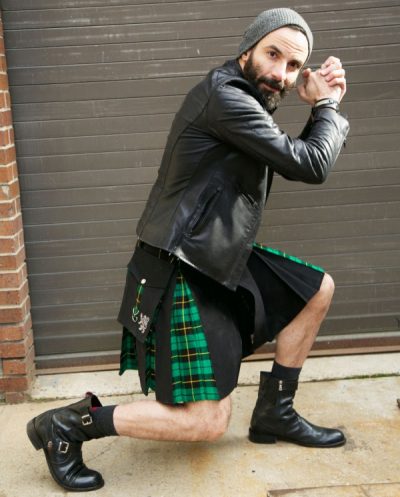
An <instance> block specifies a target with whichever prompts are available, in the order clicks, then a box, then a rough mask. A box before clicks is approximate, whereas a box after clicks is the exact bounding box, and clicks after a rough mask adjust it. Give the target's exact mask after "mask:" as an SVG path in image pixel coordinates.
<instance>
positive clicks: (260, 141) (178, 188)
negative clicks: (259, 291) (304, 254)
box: [137, 60, 349, 289]
mask: <svg viewBox="0 0 400 497" xmlns="http://www.w3.org/2000/svg"><path fill="white" fill-rule="evenodd" d="M348 129H349V125H348V122H347V120H346V119H345V118H344V117H342V116H341V115H340V114H338V113H336V112H335V111H334V110H332V109H326V108H325V109H320V110H317V111H316V112H315V114H314V115H313V116H311V117H310V120H309V121H308V123H307V125H306V127H305V128H304V130H303V132H302V133H301V135H300V137H299V138H291V137H289V136H288V135H287V134H285V133H283V132H282V131H280V130H279V128H278V127H277V125H276V124H275V123H274V121H273V119H272V116H271V114H270V113H268V112H267V111H266V110H265V108H264V104H263V100H262V97H261V95H260V93H259V91H258V90H257V89H256V88H255V87H254V86H253V85H251V84H250V83H248V81H247V80H246V79H244V77H243V74H242V71H241V68H240V65H239V63H238V62H237V61H236V60H231V61H228V62H226V63H225V64H224V65H223V66H222V67H219V68H217V69H214V70H212V71H211V72H210V73H209V74H208V75H207V76H206V77H205V79H204V80H203V81H202V82H200V83H199V84H198V85H197V86H195V87H194V88H193V89H192V90H191V91H190V92H189V93H188V95H187V97H186V99H185V100H184V102H183V104H182V107H181V109H180V110H179V111H178V113H177V114H176V116H175V119H174V122H173V124H172V127H171V131H170V133H169V136H168V141H167V145H166V149H165V152H164V156H163V159H162V163H161V167H160V169H159V172H158V178H157V180H156V182H155V184H154V186H153V189H152V191H151V193H150V197H149V200H148V202H147V205H146V207H145V210H144V213H143V215H142V217H141V219H140V221H139V224H138V229H137V234H138V236H139V238H140V239H141V240H143V241H144V242H147V243H148V244H150V245H153V246H155V247H159V248H161V249H164V250H166V251H168V252H171V253H173V254H175V255H176V256H177V257H179V258H180V259H182V260H183V261H185V262H187V263H188V264H190V265H192V266H194V267H196V268H197V269H198V270H199V271H201V272H202V273H204V274H206V275H208V276H210V277H211V278H213V279H215V280H217V281H219V282H220V283H222V284H223V285H225V286H227V287H228V288H230V289H235V288H236V287H237V285H238V283H239V281H240V277H241V275H242V272H243V270H244V267H245V265H246V262H247V259H248V257H249V255H250V251H251V249H252V244H253V241H254V239H255V236H256V233H257V230H258V228H259V224H260V221H261V216H262V211H263V209H264V204H265V201H266V191H267V183H268V168H270V170H272V171H274V172H276V173H279V174H281V175H283V176H284V177H286V178H288V179H291V180H297V181H303V182H305V183H322V182H323V181H324V180H325V179H326V177H327V174H328V172H329V171H330V169H331V168H332V166H333V164H334V163H335V161H336V158H337V156H338V154H339V152H340V150H341V147H342V145H343V142H344V140H345V137H346V135H347V132H348Z"/></svg>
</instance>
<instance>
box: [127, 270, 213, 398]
mask: <svg viewBox="0 0 400 497" xmlns="http://www.w3.org/2000/svg"><path fill="white" fill-rule="evenodd" d="M170 333H171V372H172V383H173V385H172V391H173V402H174V403H176V404H178V403H182V402H194V401H198V400H219V398H220V397H219V394H218V390H217V387H216V382H215V378H214V373H213V368H212V363H211V359H210V354H209V351H208V346H207V340H206V337H205V334H204V330H203V327H202V324H201V320H200V316H199V310H198V308H197V305H196V303H195V301H194V299H193V295H192V292H191V290H190V288H189V285H188V284H187V282H186V281H185V279H184V278H183V276H182V274H181V273H178V276H177V280H176V285H175V289H174V295H173V303H172V309H171V321H170ZM155 350H156V343H155V333H154V328H153V327H152V328H151V329H150V332H149V334H148V335H147V338H146V386H147V388H148V389H152V390H155V388H156V384H155V369H156V364H155ZM137 368H138V364H137V359H136V340H135V338H134V337H133V335H132V334H131V333H130V332H129V331H128V330H126V329H125V328H124V330H123V337H122V347H121V363H120V374H123V372H124V371H126V370H127V369H137Z"/></svg>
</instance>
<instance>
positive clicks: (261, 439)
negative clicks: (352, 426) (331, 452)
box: [249, 430, 346, 449]
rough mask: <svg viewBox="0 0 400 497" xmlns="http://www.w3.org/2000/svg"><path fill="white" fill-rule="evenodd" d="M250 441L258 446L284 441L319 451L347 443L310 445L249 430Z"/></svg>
mask: <svg viewBox="0 0 400 497" xmlns="http://www.w3.org/2000/svg"><path fill="white" fill-rule="evenodd" d="M249 440H250V442H253V443H256V444H274V443H276V442H277V441H278V440H282V441H283V442H290V443H294V444H297V445H301V446H302V447H314V448H317V449H329V448H333V447H341V446H342V445H344V444H345V443H346V439H344V440H340V441H339V442H335V443H332V444H326V445H317V444H308V443H305V442H301V441H298V440H294V439H293V438H285V437H280V436H279V435H273V434H272V433H255V432H254V431H252V430H249Z"/></svg>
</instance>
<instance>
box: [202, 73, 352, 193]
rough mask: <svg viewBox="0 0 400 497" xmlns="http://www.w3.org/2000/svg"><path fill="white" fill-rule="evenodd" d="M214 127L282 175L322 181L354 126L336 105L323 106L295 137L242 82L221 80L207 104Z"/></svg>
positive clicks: (213, 130)
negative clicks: (281, 128)
mask: <svg viewBox="0 0 400 497" xmlns="http://www.w3.org/2000/svg"><path fill="white" fill-rule="evenodd" d="M207 125H208V129H209V131H211V133H213V134H214V135H215V136H216V137H217V138H218V139H220V140H222V141H225V142H228V143H230V144H231V145H233V146H234V147H236V148H238V149H240V150H241V151H242V152H245V153H246V154H248V155H250V156H251V157H253V158H254V159H256V160H259V161H260V162H263V163H265V164H266V165H268V166H269V167H271V168H272V169H273V170H274V171H275V172H277V173H278V174H281V175H282V176H284V177H286V178H288V179H291V180H296V181H303V182H304V183H322V182H323V181H325V179H326V177H327V175H328V173H329V171H330V169H331V168H332V166H333V165H334V163H335V161H336V159H337V157H338V155H339V152H340V150H341V148H342V145H343V143H344V141H345V138H346V135H347V133H348V130H349V123H348V121H347V120H346V119H345V118H344V117H343V116H341V115H340V114H338V113H337V112H335V111H334V110H332V109H326V108H325V109H319V110H317V111H316V112H315V114H314V115H313V116H312V118H310V120H309V121H308V123H307V125H306V127H305V128H304V130H303V132H302V133H301V135H300V137H299V138H291V137H290V136H288V135H287V134H286V133H283V132H282V131H281V130H280V129H279V128H278V126H277V125H276V124H275V122H274V120H273V119H272V116H271V115H270V114H269V113H268V112H267V111H266V110H265V109H264V108H263V107H262V106H261V104H260V103H259V102H258V101H257V100H256V99H255V98H254V97H253V96H252V95H250V94H249V93H248V92H246V91H245V89H243V88H242V87H239V86H235V84H234V83H232V82H230V83H228V84H226V83H225V84H222V85H220V86H218V87H217V88H216V89H215V90H214V91H213V93H212V94H211V96H210V100H209V105H208V109H207Z"/></svg>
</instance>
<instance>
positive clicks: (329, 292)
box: [320, 273, 335, 301]
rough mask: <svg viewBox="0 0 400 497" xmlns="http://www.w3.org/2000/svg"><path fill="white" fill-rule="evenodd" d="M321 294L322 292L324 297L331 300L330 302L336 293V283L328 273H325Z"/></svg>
mask: <svg viewBox="0 0 400 497" xmlns="http://www.w3.org/2000/svg"><path fill="white" fill-rule="evenodd" d="M320 292H322V293H323V294H324V296H325V297H326V298H327V299H329V301H331V300H332V297H333V294H334V293H335V282H334V281H333V278H332V276H331V275H330V274H328V273H325V274H324V277H323V278H322V282H321V287H320Z"/></svg>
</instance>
